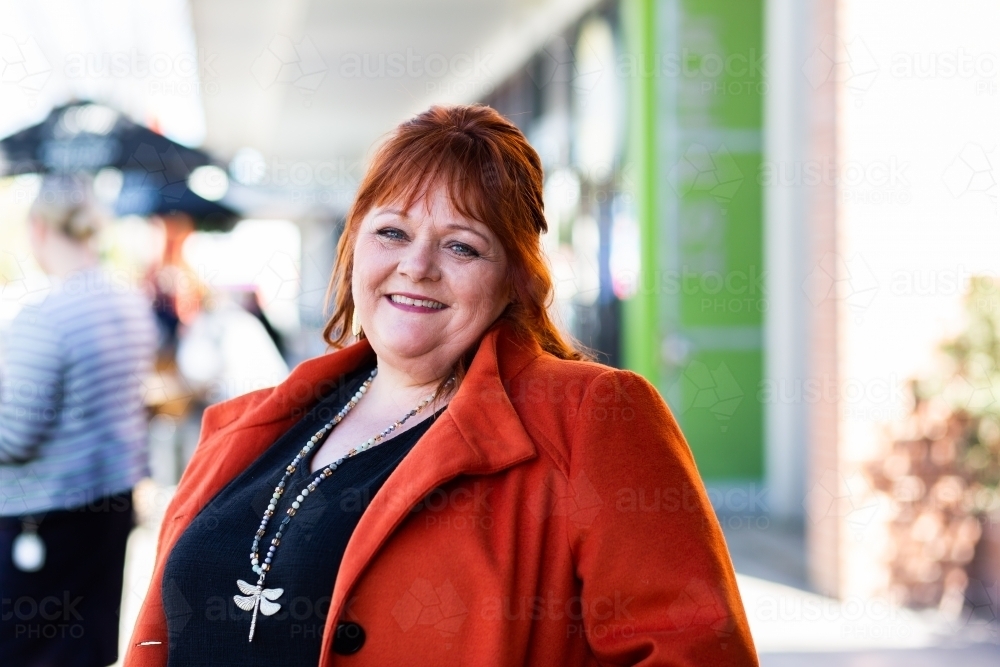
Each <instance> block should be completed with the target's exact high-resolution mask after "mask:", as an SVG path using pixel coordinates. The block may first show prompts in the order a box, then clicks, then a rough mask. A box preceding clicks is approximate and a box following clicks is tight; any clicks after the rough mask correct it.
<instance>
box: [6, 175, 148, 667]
mask: <svg viewBox="0 0 1000 667" xmlns="http://www.w3.org/2000/svg"><path fill="white" fill-rule="evenodd" d="M29 220H30V234H29V236H30V241H31V248H32V253H33V254H34V256H35V259H36V260H37V262H38V265H39V266H40V267H41V269H42V270H43V271H44V272H45V273H46V274H48V276H49V278H50V280H51V290H50V291H49V293H48V294H47V295H46V296H45V298H44V299H43V300H41V301H40V302H39V303H35V304H29V305H25V307H24V308H23V309H22V310H21V312H20V313H18V316H17V317H16V318H15V319H14V321H13V323H12V324H11V327H10V330H9V332H8V335H7V337H6V338H7V340H6V345H5V347H6V349H5V350H4V354H3V356H2V357H0V599H2V603H3V609H2V614H0V665H18V666H19V667H33V666H40V665H60V666H80V667H93V666H103V665H109V664H112V663H114V662H115V661H116V660H117V649H118V609H119V605H120V603H121V594H122V572H123V567H124V561H125V544H126V541H127V538H128V535H129V532H130V531H131V529H132V526H133V515H132V487H133V486H134V485H135V483H136V482H137V481H138V480H139V479H141V478H142V477H144V476H146V475H147V474H148V460H147V458H148V457H147V449H146V443H147V440H146V415H145V411H144V402H143V397H142V392H141V390H142V387H143V385H142V381H143V379H145V377H146V375H147V374H148V372H149V369H150V363H151V360H152V355H153V353H154V349H155V342H156V335H155V325H154V322H153V319H152V313H151V310H150V307H149V304H148V303H147V302H146V301H145V300H144V299H143V298H141V297H140V296H138V295H136V294H133V293H132V292H131V291H130V289H129V284H128V282H129V281H128V280H116V279H114V278H113V277H112V276H111V275H109V274H107V273H105V272H104V271H102V270H101V269H100V267H99V265H98V254H97V250H96V248H95V241H96V238H97V235H98V232H99V230H100V227H101V222H102V219H101V216H100V214H99V212H98V210H97V208H96V207H95V206H94V205H93V199H92V197H91V195H90V190H89V183H88V181H87V180H85V179H83V178H79V177H50V178H48V179H46V181H45V182H44V183H43V185H42V188H41V191H40V193H39V195H38V198H37V200H36V201H35V203H34V204H33V205H32V207H31V210H30V213H29Z"/></svg>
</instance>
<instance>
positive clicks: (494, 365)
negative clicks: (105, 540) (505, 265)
mask: <svg viewBox="0 0 1000 667" xmlns="http://www.w3.org/2000/svg"><path fill="white" fill-rule="evenodd" d="M371 354H372V350H371V347H370V345H369V344H368V343H367V341H361V342H359V343H356V344H354V345H352V346H350V347H348V348H345V349H343V350H340V351H338V352H334V353H332V354H327V355H324V356H321V357H317V358H315V359H311V360H309V361H306V362H304V363H302V364H300V365H299V366H298V367H297V368H296V369H295V370H294V371H293V372H292V374H291V375H290V376H289V378H288V379H287V380H285V381H284V382H283V383H281V384H280V385H278V386H277V387H274V388H272V389H264V390H260V391H256V392H253V393H251V394H248V395H245V396H242V397H240V398H237V399H234V400H231V401H227V402H225V403H221V404H219V405H215V406H213V407H211V408H209V409H208V410H207V411H206V412H205V418H204V424H203V428H202V439H201V442H200V443H199V445H198V448H197V450H196V451H195V454H194V456H193V458H192V459H191V462H190V464H189V465H188V467H187V470H186V471H185V472H184V475H183V477H182V479H181V481H180V484H179V486H178V488H177V494H176V496H175V497H174V499H173V501H172V502H171V503H170V505H169V507H168V508H167V512H166V515H165V518H164V522H163V527H162V529H161V531H160V542H159V549H158V553H157V556H156V564H155V570H154V573H153V578H152V582H151V584H150V588H149V591H148V593H147V595H146V599H145V602H144V603H143V606H142V610H141V612H140V614H139V619H138V622H137V624H136V628H135V631H134V633H133V635H132V641H131V643H130V645H129V649H128V653H127V655H126V657H125V666H126V667H161V666H163V665H165V664H166V662H167V628H166V620H165V618H164V613H163V607H162V600H161V597H160V585H161V579H162V575H163V568H164V565H165V563H166V560H167V556H168V554H169V552H170V549H171V548H172V547H173V545H174V543H175V542H176V541H177V539H178V537H179V536H180V535H181V533H182V532H183V531H184V529H185V528H186V527H187V525H188V524H189V523H190V522H191V521H192V520H193V519H194V517H195V516H196V515H197V514H198V511H199V510H200V509H201V508H202V507H203V506H204V505H206V504H207V503H208V502H209V501H210V500H211V498H212V497H213V496H214V495H215V494H216V493H217V492H218V491H219V490H220V489H222V488H223V487H224V486H225V485H226V484H227V483H228V482H229V481H230V480H232V479H233V478H234V477H236V476H237V475H238V474H239V473H240V472H241V471H242V470H243V469H245V468H246V467H247V466H248V465H250V463H251V462H253V461H254V459H256V458H257V456H258V455H260V454H261V452H263V451H264V450H265V449H266V448H267V447H268V446H269V445H271V444H272V443H273V442H274V441H275V440H277V438H278V437H279V436H280V435H281V434H282V433H284V432H285V431H286V430H287V429H288V428H290V427H291V426H292V425H293V424H294V423H295V422H296V421H297V420H298V419H299V418H300V417H301V416H302V414H304V413H303V410H304V409H308V407H309V406H310V405H311V404H312V403H314V402H315V400H316V399H317V397H318V391H317V390H318V388H319V386H320V385H322V384H323V383H325V382H335V381H336V378H339V377H340V376H341V375H342V374H343V373H345V372H348V371H350V370H352V369H354V368H356V367H357V366H358V365H359V364H360V363H361V362H362V361H364V360H365V359H366V358H367V357H368V355H371ZM292 528H294V524H292ZM198 616H199V614H198V612H197V611H196V612H195V615H194V617H193V618H192V619H191V621H190V622H196V619H197V618H198ZM348 622H350V623H356V624H358V625H360V626H361V628H362V629H363V631H364V636H365V639H364V643H363V645H361V648H360V649H359V650H357V652H356V653H353V654H352V655H339V654H337V653H336V652H334V648H333V638H334V636H335V633H336V631H337V626H338V624H342V623H348ZM341 627H342V630H343V629H345V628H352V627H353V626H349V625H344V626H341ZM322 641H323V647H322V652H321V655H320V665H322V666H325V667H330V666H332V665H358V666H361V665H379V666H385V665H411V666H413V667H417V666H419V665H470V666H474V667H487V666H489V665H538V666H539V667H552V666H554V665H597V664H602V665H610V664H614V665H672V666H676V667H680V666H685V667H689V666H693V665H706V666H708V665H710V666H711V667H723V666H730V665H732V666H736V665H738V666H740V667H745V666H747V665H756V664H757V658H756V654H755V652H754V647H753V642H752V640H751V638H750V631H749V628H748V625H747V620H746V615H745V613H744V611H743V606H742V603H741V601H740V597H739V593H738V591H737V589H736V582H735V578H734V574H733V568H732V565H731V563H730V560H729V556H728V554H727V551H726V545H725V542H724V541H723V537H722V532H721V530H720V528H719V524H718V522H717V521H716V519H715V516H714V514H713V512H712V508H711V506H710V505H709V502H708V498H707V496H706V493H705V490H704V487H703V486H702V484H701V481H700V480H699V477H698V473H697V470H696V468H695V464H694V461H693V459H692V457H691V452H690V450H689V448H688V446H687V443H686V442H685V440H684V437H683V435H682V434H681V432H680V430H679V428H678V426H677V423H676V422H675V421H674V418H673V416H672V415H671V414H670V412H669V409H668V408H667V406H666V404H665V403H664V402H663V399H662V398H660V395H659V394H658V393H657V391H656V390H655V389H654V388H653V386H652V385H651V384H649V383H648V382H647V381H646V380H645V379H643V378H642V377H641V376H639V375H636V374H634V373H632V372H629V371H620V370H614V369H611V368H608V367H607V366H602V365H600V364H596V363H586V362H572V361H563V360H559V359H556V358H555V357H553V356H551V355H549V354H546V353H544V352H543V351H542V350H541V349H540V348H539V346H538V345H537V344H536V343H535V342H534V341H524V340H521V339H518V338H516V337H515V336H514V334H513V332H512V329H511V327H510V326H509V325H507V324H505V323H503V322H502V321H501V322H500V323H498V324H496V325H494V326H493V327H492V328H491V329H490V330H489V331H488V332H487V334H486V335H485V337H484V338H483V341H482V343H481V345H480V347H479V349H478V351H477V353H476V356H475V359H474V360H473V363H472V364H471V366H470V368H469V372H468V374H467V375H466V377H465V380H464V382H463V383H462V385H461V386H460V388H459V390H458V392H457V393H456V395H455V396H454V398H453V399H452V401H451V403H450V405H449V406H448V409H447V410H445V412H444V413H443V415H442V417H441V418H439V419H438V420H437V422H436V423H435V424H434V425H433V426H431V428H430V429H429V430H428V431H427V433H426V434H425V435H424V436H423V437H422V438H421V439H420V440H419V441H418V442H417V444H416V445H415V446H414V447H413V449H412V450H411V451H410V453H409V454H408V455H407V456H406V458H404V459H403V461H402V462H401V463H400V465H399V467H398V468H397V469H396V470H395V471H393V473H392V474H391V475H390V476H389V478H388V480H387V481H386V482H385V485H384V486H383V487H382V488H381V490H380V491H379V492H378V493H377V494H376V495H375V497H374V498H373V499H372V501H371V504H370V505H369V507H368V509H367V510H366V511H365V513H364V514H363V516H362V518H361V521H360V523H359V524H358V526H357V529H356V530H355V532H354V533H353V535H352V537H351V539H350V542H349V543H348V545H347V550H346V552H345V553H344V557H343V561H342V564H341V566H340V571H339V572H338V574H337V579H336V584H335V585H334V589H333V592H332V602H331V606H330V612H329V614H328V615H327V617H326V625H325V630H324V635H323V640H322Z"/></svg>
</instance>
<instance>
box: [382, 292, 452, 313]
mask: <svg viewBox="0 0 1000 667" xmlns="http://www.w3.org/2000/svg"><path fill="white" fill-rule="evenodd" d="M393 296H399V295H392V294H387V295H386V297H385V298H386V300H387V301H388V302H389V303H390V304H392V305H393V306H395V307H396V308H399V309H400V310H405V311H407V312H410V313H440V312H441V311H442V310H444V309H445V308H447V306H445V305H444V304H442V305H441V307H440V308H433V307H428V306H423V305H417V304H416V303H412V302H413V301H422V299H420V300H418V299H408V300H409V301H411V303H403V302H401V301H393V299H392V297H393ZM407 298H408V297H407ZM427 300H428V301H431V299H427ZM435 303H437V302H436V301H435Z"/></svg>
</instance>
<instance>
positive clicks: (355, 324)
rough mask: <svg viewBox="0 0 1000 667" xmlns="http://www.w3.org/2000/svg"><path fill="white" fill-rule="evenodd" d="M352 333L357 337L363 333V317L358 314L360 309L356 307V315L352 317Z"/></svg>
mask: <svg viewBox="0 0 1000 667" xmlns="http://www.w3.org/2000/svg"><path fill="white" fill-rule="evenodd" d="M351 333H352V334H354V337H355V338H357V337H358V336H360V335H361V318H360V317H359V316H358V309H357V308H355V309H354V316H353V317H351Z"/></svg>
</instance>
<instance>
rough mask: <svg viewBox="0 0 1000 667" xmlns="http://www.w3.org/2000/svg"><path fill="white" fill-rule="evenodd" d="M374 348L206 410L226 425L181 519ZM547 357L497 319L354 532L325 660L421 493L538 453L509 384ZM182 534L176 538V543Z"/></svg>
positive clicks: (307, 367) (202, 459)
mask: <svg viewBox="0 0 1000 667" xmlns="http://www.w3.org/2000/svg"><path fill="white" fill-rule="evenodd" d="M371 354H373V352H372V349H371V346H370V344H369V343H368V341H367V340H362V341H360V342H358V343H355V344H354V345H351V346H349V347H346V348H344V349H343V350H340V351H338V352H336V353H333V354H327V355H324V356H321V357H316V358H314V359H311V360H309V361H306V362H303V363H302V364H299V365H298V366H297V367H296V368H295V370H294V371H293V372H292V374H291V375H290V376H289V377H288V378H287V379H286V380H285V381H284V382H282V383H281V384H280V385H278V386H277V387H275V388H274V390H273V391H272V392H271V393H270V394H268V395H267V396H266V398H264V399H263V400H262V401H261V402H260V403H259V404H258V405H250V406H247V405H245V404H242V403H239V402H238V399H237V401H236V402H233V403H232V404H230V405H228V406H227V405H225V404H222V405H220V406H218V410H219V412H216V413H215V414H212V415H209V413H206V423H208V422H209V421H210V420H217V423H219V424H222V426H221V427H220V428H219V429H218V430H217V431H216V432H215V433H214V434H212V435H210V436H208V437H207V438H206V439H205V441H203V443H202V444H201V445H200V446H199V447H200V449H201V450H202V451H201V452H199V453H200V456H198V457H195V459H192V462H191V465H189V469H188V470H187V471H186V472H185V476H186V477H189V478H190V479H191V483H192V486H193V487H194V488H189V489H188V494H187V497H186V498H185V499H184V500H183V501H182V503H181V504H180V505H179V506H178V507H177V508H176V510H175V511H174V513H173V515H174V517H175V518H176V519H187V520H188V521H190V519H191V518H192V517H193V516H194V515H195V514H197V513H198V512H199V511H200V510H201V508H202V507H204V505H205V504H207V503H208V502H209V501H210V500H211V498H212V497H214V496H215V495H216V494H217V493H218V492H219V491H220V490H221V489H222V488H223V487H224V486H225V485H226V484H227V483H229V481H231V480H232V479H233V478H235V477H236V476H237V475H238V474H239V473H240V472H241V471H242V470H244V469H245V468H246V467H247V466H249V465H250V464H251V463H252V462H253V461H254V460H255V459H256V458H257V457H258V456H260V454H261V453H262V452H263V451H264V450H265V449H267V448H268V447H269V446H270V445H271V444H272V443H274V441H275V440H277V438H279V437H280V436H281V434H282V433H284V432H285V431H286V430H288V429H289V428H291V427H292V426H293V425H294V424H295V423H296V421H298V420H299V419H300V418H301V417H302V415H303V414H304V410H307V409H308V408H309V407H311V406H312V405H313V404H315V402H316V401H317V400H318V399H319V397H320V395H322V394H324V393H326V391H324V388H323V387H322V386H321V385H322V384H323V383H324V382H333V383H335V382H337V381H338V380H339V378H340V377H341V376H342V375H343V374H345V373H349V372H350V371H352V370H354V369H355V368H357V367H358V366H359V365H361V364H362V363H363V362H364V361H365V360H366V359H368V358H369V357H370V355H371ZM540 354H542V350H541V348H540V347H539V345H538V344H537V343H536V342H535V341H534V340H531V339H527V338H522V337H519V336H517V335H516V334H515V332H514V330H513V327H511V325H510V324H509V323H507V322H505V321H500V322H497V323H496V324H494V325H493V327H491V328H490V329H489V330H488V331H487V333H486V334H485V335H484V337H483V339H482V341H481V342H480V345H479V349H478V350H477V352H476V355H475V357H474V358H473V361H472V364H471V365H470V367H469V369H468V372H467V373H466V376H465V378H464V380H463V381H462V384H461V386H460V387H459V389H458V392H457V393H456V394H455V397H454V398H453V399H452V400H451V402H450V403H449V405H448V408H447V409H446V410H445V412H444V414H443V416H442V417H441V418H440V419H438V420H437V421H436V422H435V423H434V424H433V425H432V426H431V427H430V428H429V429H428V430H427V432H426V433H425V434H424V436H423V437H421V438H420V440H419V441H418V442H417V444H416V445H414V447H413V449H412V450H410V453H409V454H408V455H407V456H406V457H405V458H404V459H403V461H402V462H401V463H400V464H399V466H398V467H397V468H396V469H395V470H394V471H393V472H392V474H391V475H390V476H389V478H388V479H387V480H386V482H385V484H384V485H383V486H382V488H381V489H380V490H379V492H378V493H376V494H375V497H374V498H373V499H372V501H371V504H370V505H369V506H368V508H367V509H366V511H365V512H364V514H363V515H362V517H361V521H360V522H359V523H358V526H357V528H356V529H355V531H354V533H353V535H352V536H351V539H350V541H349V542H348V545H347V549H346V551H345V552H344V557H343V560H342V561H341V565H340V570H339V572H338V574H337V579H336V583H335V586H334V591H333V599H332V601H331V602H332V603H331V607H330V614H329V616H328V618H327V620H326V629H325V640H324V642H323V649H322V651H323V656H321V658H323V657H324V656H325V655H326V653H327V652H328V651H329V649H330V641H329V639H330V637H331V636H332V634H331V633H332V632H334V630H335V628H336V623H337V621H338V619H339V618H340V614H341V613H342V610H343V607H344V604H345V601H346V598H347V595H348V593H349V592H350V591H351V589H352V588H353V587H354V585H355V583H356V582H357V580H358V577H359V576H360V575H361V574H362V573H363V571H364V569H365V567H366V566H367V564H368V563H369V562H370V561H371V560H372V558H373V557H374V556H375V554H376V553H377V552H378V550H379V548H380V547H381V546H382V545H383V544H384V543H385V541H386V540H387V539H388V538H389V536H390V535H391V534H392V531H393V530H394V529H395V528H396V527H397V526H398V525H399V524H400V523H401V522H402V521H403V519H404V518H405V517H406V515H407V514H408V513H409V511H410V510H411V509H412V508H413V507H414V506H415V505H416V504H417V503H418V502H420V500H422V499H423V498H424V497H425V496H426V495H427V494H429V493H430V492H431V491H433V490H434V489H435V488H436V487H438V486H440V485H441V484H443V483H445V482H447V481H448V480H450V479H453V478H455V477H457V476H459V475H463V474H466V475H475V474H489V473H493V472H497V471H499V470H503V469H505V468H508V467H510V466H513V465H516V464H518V463H521V462H523V461H527V460H529V459H531V458H534V457H535V456H536V452H535V446H534V444H533V442H532V441H531V438H530V437H529V436H528V434H527V433H526V432H525V430H524V426H523V425H522V423H521V420H520V418H519V417H518V415H517V412H516V411H515V410H514V407H513V405H512V403H511V401H510V397H509V396H508V394H507V391H506V390H505V384H506V383H507V382H508V381H509V380H510V379H511V378H513V377H514V376H515V375H517V373H518V372H520V371H521V369H523V368H524V367H525V366H526V365H527V364H528V363H530V362H531V361H532V360H533V359H534V358H535V357H537V356H538V355H540ZM327 390H329V387H328V388H327ZM227 410H232V411H235V412H236V414H231V413H229V412H227ZM241 411H242V412H241ZM227 422H228V423H227ZM234 443H238V444H234ZM216 447H224V448H225V456H223V455H221V454H220V455H218V456H213V455H211V450H212V449H214V448H216ZM176 537H177V535H173V540H176ZM173 540H171V541H170V542H171V544H170V546H172V541H173ZM165 552H166V550H165ZM164 557H165V556H164ZM322 663H323V659H321V664H322Z"/></svg>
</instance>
